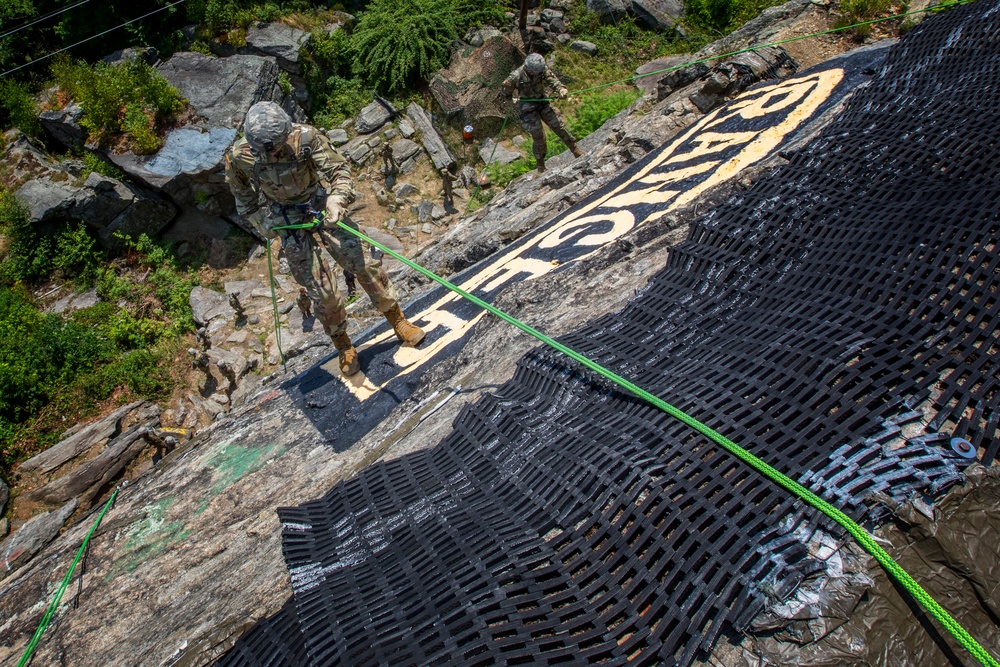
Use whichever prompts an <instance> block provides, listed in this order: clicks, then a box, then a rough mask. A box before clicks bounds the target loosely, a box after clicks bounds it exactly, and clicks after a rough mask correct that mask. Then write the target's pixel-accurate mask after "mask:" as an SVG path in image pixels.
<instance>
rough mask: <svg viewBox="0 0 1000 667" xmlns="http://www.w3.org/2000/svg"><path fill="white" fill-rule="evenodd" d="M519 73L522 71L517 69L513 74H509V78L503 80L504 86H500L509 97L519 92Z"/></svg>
mask: <svg viewBox="0 0 1000 667" xmlns="http://www.w3.org/2000/svg"><path fill="white" fill-rule="evenodd" d="M519 73H520V70H516V69H515V70H514V71H513V72H511V73H510V74H508V75H507V78H506V79H504V80H503V83H502V84H500V85H501V86H502V87H503V90H504V92H505V93H507V95H512V94H515V93H516V92H517V80H518V74H519Z"/></svg>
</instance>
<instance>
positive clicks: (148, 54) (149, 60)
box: [101, 46, 160, 65]
mask: <svg viewBox="0 0 1000 667" xmlns="http://www.w3.org/2000/svg"><path fill="white" fill-rule="evenodd" d="M137 58H138V59H141V60H144V61H146V64H147V65H152V64H154V63H156V61H157V60H159V58H160V54H159V53H157V51H156V49H154V48H153V47H152V46H145V47H141V48H135V47H131V46H130V47H128V48H125V49H119V50H117V51H115V52H114V53H112V54H111V55H108V56H104V57H103V58H101V60H102V61H104V62H106V63H108V64H109V65H120V64H122V63H126V62H129V61H131V60H135V59H137Z"/></svg>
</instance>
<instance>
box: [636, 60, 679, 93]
mask: <svg viewBox="0 0 1000 667" xmlns="http://www.w3.org/2000/svg"><path fill="white" fill-rule="evenodd" d="M690 60H691V58H690V56H668V57H666V58H658V59H657V60H651V61H650V62H648V63H645V64H643V65H640V66H639V67H638V68H636V70H635V76H636V78H635V79H633V81H632V82H633V83H634V84H635V85H636V87H637V88H638V89H639V90H641V91H642V92H643V93H645V94H646V95H652V96H654V97H655V96H656V94H657V92H656V91H657V87H658V83H659V82H660V81H662V80H663V78H664V77H665V76H668V75H669V74H671V73H672V72H663V70H671V68H674V67H677V66H679V65H683V64H685V63H687V62H690ZM661 99H662V98H661Z"/></svg>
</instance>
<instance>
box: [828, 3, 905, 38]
mask: <svg viewBox="0 0 1000 667" xmlns="http://www.w3.org/2000/svg"><path fill="white" fill-rule="evenodd" d="M890 9H892V0H841V3H840V12H841V17H840V19H838V20H837V21H836V22H835V24H834V26H835V27H837V28H844V27H846V26H849V25H854V26H855V27H854V28H852V29H851V31H852V32H853V33H854V35H855V36H856V37H857V38H858V39H864V38H865V37H867V36H868V35H869V34H870V33H871V31H872V27H871V25H855V24H857V23H863V22H865V21H870V20H872V19H877V18H879V17H881V16H885V15H886V14H888V13H889V10H890Z"/></svg>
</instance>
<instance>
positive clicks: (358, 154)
mask: <svg viewBox="0 0 1000 667" xmlns="http://www.w3.org/2000/svg"><path fill="white" fill-rule="evenodd" d="M340 152H341V154H342V155H343V156H344V157H346V158H347V159H348V160H350V161H351V162H353V163H354V164H355V165H357V166H361V165H363V164H364V163H366V162H368V160H370V159H371V157H372V155H373V153H372V149H371V146H369V145H368V143H367V142H366V141H365V137H363V136H361V137H354V138H353V139H351V140H350V141H348V142H347V143H346V144H344V145H343V146H341V147H340Z"/></svg>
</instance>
